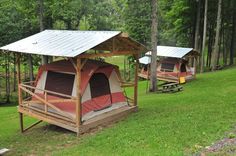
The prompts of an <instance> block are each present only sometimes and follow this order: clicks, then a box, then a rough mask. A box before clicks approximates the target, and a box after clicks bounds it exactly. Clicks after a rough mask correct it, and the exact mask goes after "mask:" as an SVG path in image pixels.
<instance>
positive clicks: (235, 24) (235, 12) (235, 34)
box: [229, 0, 236, 65]
mask: <svg viewBox="0 0 236 156" xmlns="http://www.w3.org/2000/svg"><path fill="white" fill-rule="evenodd" d="M232 2H233V6H234V7H233V11H232V12H233V18H232V19H233V22H232V23H233V24H232V38H231V46H230V63H229V64H230V65H232V64H233V63H234V53H235V51H236V44H235V42H236V39H235V38H236V2H235V0H233V1H232Z"/></svg>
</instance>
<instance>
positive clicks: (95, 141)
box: [0, 68, 236, 156]
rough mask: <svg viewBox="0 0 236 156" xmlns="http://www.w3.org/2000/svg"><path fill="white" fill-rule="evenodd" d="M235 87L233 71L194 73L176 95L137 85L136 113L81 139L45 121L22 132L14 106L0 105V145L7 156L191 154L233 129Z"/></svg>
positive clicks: (235, 116)
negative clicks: (6, 150) (20, 131)
mask: <svg viewBox="0 0 236 156" xmlns="http://www.w3.org/2000/svg"><path fill="white" fill-rule="evenodd" d="M235 86H236V68H232V69H227V70H224V71H218V72H214V73H206V74H201V75H198V76H197V79H196V80H194V81H192V82H191V83H187V84H185V85H184V91H183V92H178V93H175V94H154V93H153V94H146V93H145V90H146V82H145V81H143V82H140V83H139V111H138V113H134V114H132V115H130V116H129V117H128V118H127V119H125V120H123V121H121V122H119V123H117V124H114V125H112V126H111V127H109V128H105V129H103V130H102V131H99V132H97V133H95V134H94V133H93V134H89V135H83V136H81V137H80V138H76V134H74V133H71V132H68V131H66V130H63V129H61V128H58V127H56V126H52V125H48V124H46V123H44V124H41V125H38V126H36V127H35V128H33V129H31V130H30V131H28V132H26V133H25V134H20V133H19V126H18V125H19V124H18V118H17V117H18V114H17V113H16V107H15V105H8V106H0V117H1V121H0V147H6V148H10V149H11V152H10V153H9V155H98V156H100V155H101V156H103V155H108V156H110V155H114V156H116V155H117V156H118V155H125V156H126V155H127V156H128V155H150V156H153V155H162V156H163V155H191V154H193V153H196V152H198V151H200V150H201V148H203V147H205V146H209V145H211V143H212V142H214V141H216V140H218V139H221V138H222V137H224V135H225V134H226V132H229V131H230V130H231V129H232V128H233V127H234V126H235V124H236V109H235V108H236V95H235V93H236V87H235ZM127 92H128V93H131V90H128V91H127ZM25 122H26V123H27V124H29V123H31V122H33V119H30V118H27V119H26V121H25Z"/></svg>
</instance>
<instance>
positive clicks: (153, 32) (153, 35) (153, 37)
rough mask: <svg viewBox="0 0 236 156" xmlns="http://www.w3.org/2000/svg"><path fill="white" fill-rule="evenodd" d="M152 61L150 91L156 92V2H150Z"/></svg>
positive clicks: (154, 0) (155, 0)
mask: <svg viewBox="0 0 236 156" xmlns="http://www.w3.org/2000/svg"><path fill="white" fill-rule="evenodd" d="M151 43H152V59H151V75H150V91H151V92H155V91H156V90H157V0H152V28H151Z"/></svg>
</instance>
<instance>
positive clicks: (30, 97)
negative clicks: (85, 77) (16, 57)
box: [19, 82, 76, 124]
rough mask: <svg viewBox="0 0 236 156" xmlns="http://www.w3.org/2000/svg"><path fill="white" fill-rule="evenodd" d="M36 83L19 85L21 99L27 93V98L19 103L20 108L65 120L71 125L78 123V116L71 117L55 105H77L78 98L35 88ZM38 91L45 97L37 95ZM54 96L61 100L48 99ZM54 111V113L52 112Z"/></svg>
mask: <svg viewBox="0 0 236 156" xmlns="http://www.w3.org/2000/svg"><path fill="white" fill-rule="evenodd" d="M33 84H34V82H26V83H21V84H19V89H20V93H19V97H23V95H22V94H23V92H25V93H27V97H26V98H25V99H22V101H21V102H19V106H20V107H22V108H24V109H26V110H31V111H35V112H37V113H41V114H44V115H46V116H50V117H53V118H57V119H60V120H64V121H67V122H70V123H74V124H75V122H76V119H75V118H76V116H75V115H74V116H73V115H71V114H69V113H67V112H65V111H63V110H61V109H59V108H58V107H56V106H55V105H53V104H54V103H65V102H75V103H76V97H73V96H70V95H66V94H62V93H57V92H53V91H49V90H44V89H40V88H36V87H34V86H33ZM36 91H40V92H42V94H43V95H44V96H43V97H41V96H40V95H38V94H36V93H35V92H36ZM49 94H50V95H54V96H59V97H60V98H58V99H48V95H49ZM33 104H37V105H42V106H43V107H40V108H39V107H35V106H34V105H33ZM52 110H53V111H52Z"/></svg>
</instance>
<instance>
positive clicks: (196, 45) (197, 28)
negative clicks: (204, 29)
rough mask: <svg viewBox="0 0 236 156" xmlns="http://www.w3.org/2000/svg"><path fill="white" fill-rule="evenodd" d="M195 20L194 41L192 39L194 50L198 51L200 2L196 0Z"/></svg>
mask: <svg viewBox="0 0 236 156" xmlns="http://www.w3.org/2000/svg"><path fill="white" fill-rule="evenodd" d="M197 2H198V5H197V19H196V27H195V28H196V29H195V39H194V49H196V50H198V51H199V27H200V15H201V14H200V13H201V0H197Z"/></svg>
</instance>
